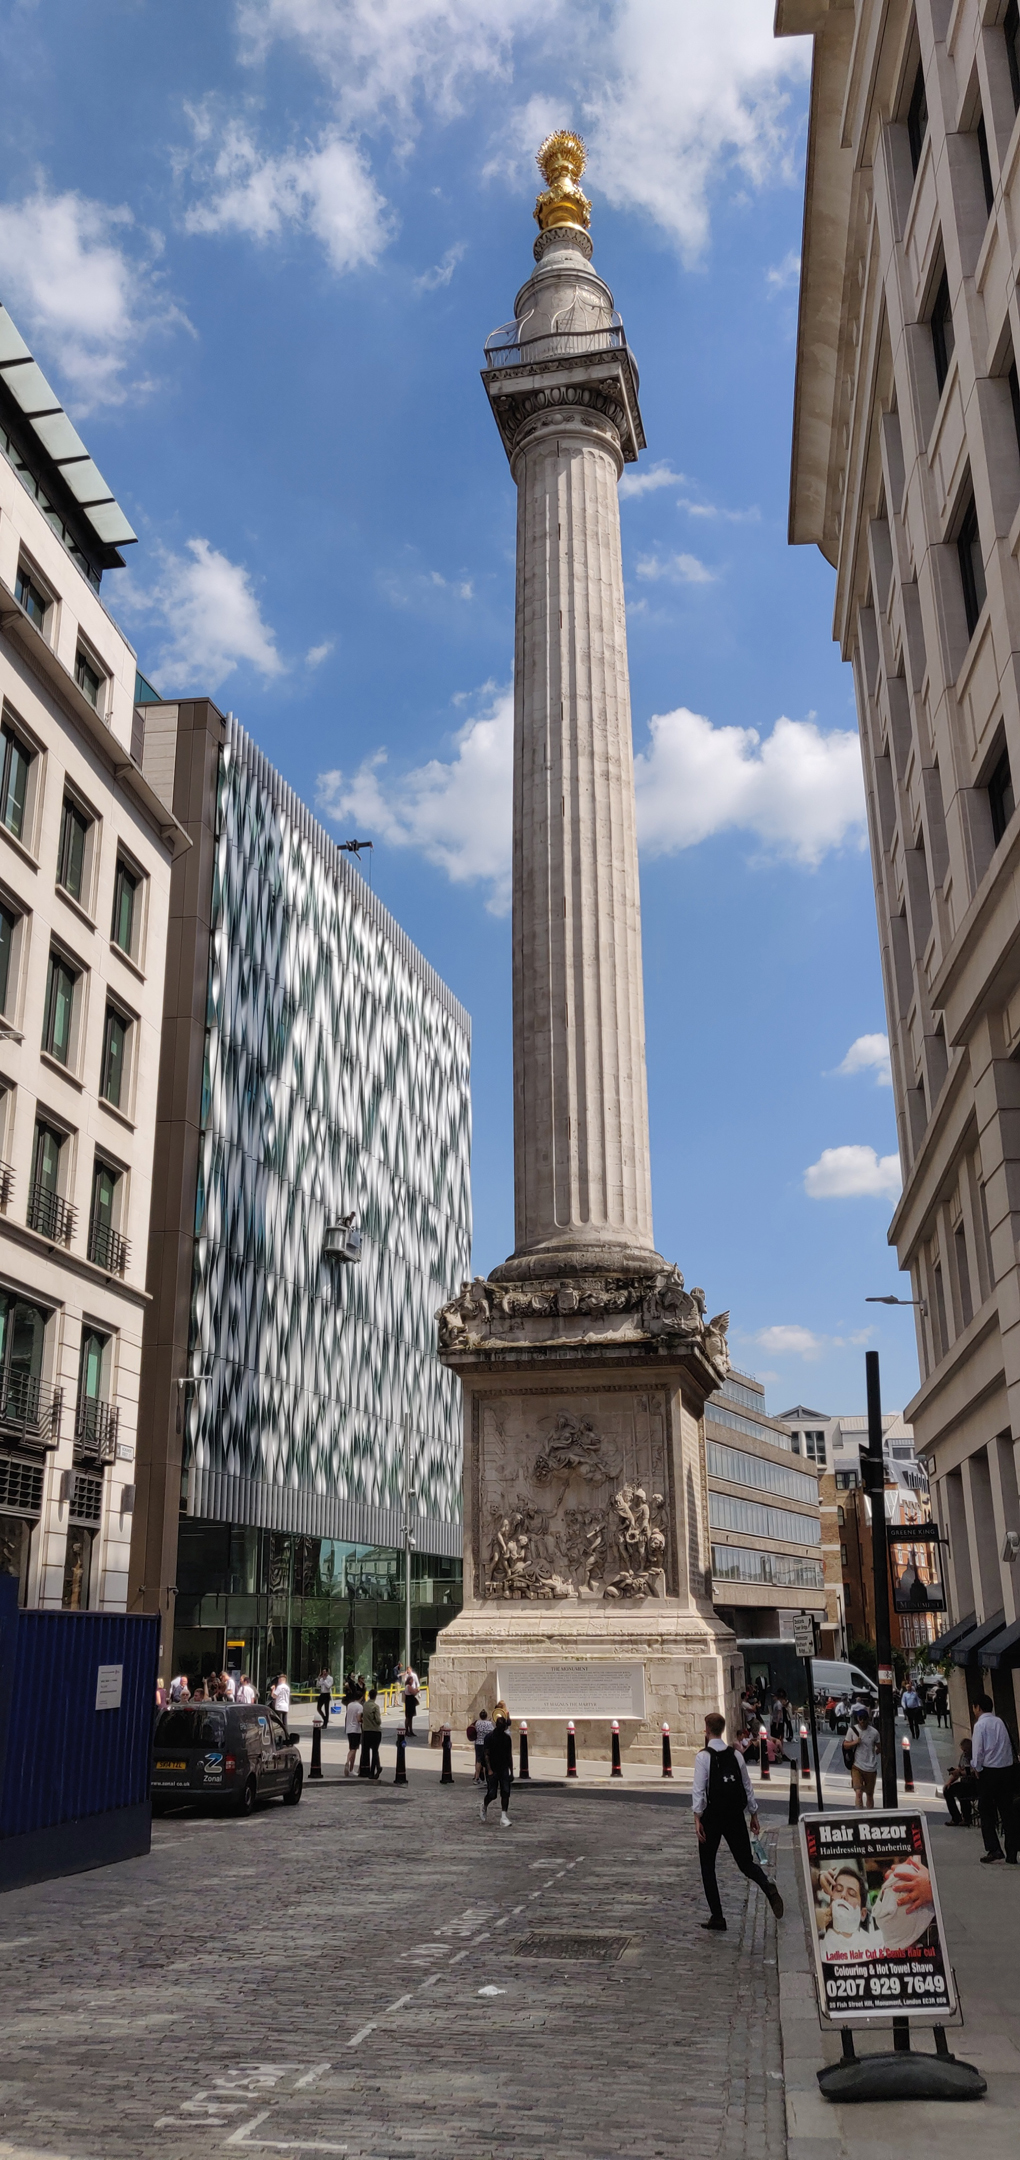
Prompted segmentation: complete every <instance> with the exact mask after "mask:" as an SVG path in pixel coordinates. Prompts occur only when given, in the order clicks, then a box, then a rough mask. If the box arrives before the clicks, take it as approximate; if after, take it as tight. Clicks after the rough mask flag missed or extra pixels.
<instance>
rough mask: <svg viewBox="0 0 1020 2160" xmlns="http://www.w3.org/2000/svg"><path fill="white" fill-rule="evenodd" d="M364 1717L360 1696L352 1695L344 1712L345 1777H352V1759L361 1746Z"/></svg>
mask: <svg viewBox="0 0 1020 2160" xmlns="http://www.w3.org/2000/svg"><path fill="white" fill-rule="evenodd" d="M364 1715H365V1705H364V1703H363V1702H362V1700H361V1697H360V1695H352V1696H351V1698H350V1701H349V1702H348V1705H347V1708H346V1710H345V1711H344V1731H345V1733H346V1734H347V1761H346V1763H345V1765H344V1776H345V1777H352V1776H353V1774H354V1758H355V1756H356V1754H357V1752H358V1749H359V1747H360V1746H361V1721H362V1719H363V1717H364Z"/></svg>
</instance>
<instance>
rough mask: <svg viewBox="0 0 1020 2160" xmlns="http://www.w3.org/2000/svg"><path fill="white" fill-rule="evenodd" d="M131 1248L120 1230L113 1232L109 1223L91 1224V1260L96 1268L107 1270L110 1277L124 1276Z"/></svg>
mask: <svg viewBox="0 0 1020 2160" xmlns="http://www.w3.org/2000/svg"><path fill="white" fill-rule="evenodd" d="M130 1251H131V1246H130V1244H129V1242H128V1240H127V1238H125V1237H121V1234H120V1231H119V1230H111V1228H110V1225H109V1223H102V1222H91V1223H90V1224H89V1246H88V1252H89V1259H90V1260H92V1261H94V1263H95V1265H96V1267H101V1268H105V1270H106V1273H107V1274H108V1275H123V1273H124V1270H125V1268H126V1267H127V1264H128V1255H129V1253H130Z"/></svg>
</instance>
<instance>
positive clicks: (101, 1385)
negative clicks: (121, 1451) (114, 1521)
mask: <svg viewBox="0 0 1020 2160" xmlns="http://www.w3.org/2000/svg"><path fill="white" fill-rule="evenodd" d="M109 1353H110V1337H109V1336H108V1335H104V1334H102V1333H101V1331H100V1329H99V1328H94V1327H86V1328H83V1329H82V1337H81V1357H80V1360H79V1365H78V1402H77V1407H76V1409H75V1418H74V1459H75V1461H76V1462H79V1463H89V1464H102V1463H104V1462H112V1461H113V1460H114V1457H115V1455H116V1451H117V1411H116V1409H115V1407H114V1405H113V1404H112V1403H111V1402H110V1401H109V1379H110V1354H109ZM98 1499H99V1507H98V1508H97V1509H96V1513H97V1515H98V1514H99V1513H100V1512H101V1509H102V1486H100V1488H99V1494H98ZM74 1512H75V1513H76V1514H81V1513H83V1512H84V1510H82V1509H81V1508H80V1507H77V1508H75V1510H74Z"/></svg>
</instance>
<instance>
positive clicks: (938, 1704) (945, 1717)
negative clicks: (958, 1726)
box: [932, 1680, 949, 1730]
mask: <svg viewBox="0 0 1020 2160" xmlns="http://www.w3.org/2000/svg"><path fill="white" fill-rule="evenodd" d="M932 1705H933V1708H934V1711H935V1723H936V1725H942V1724H944V1725H945V1726H946V1729H947V1730H948V1728H949V1689H948V1688H947V1686H946V1683H945V1681H944V1680H939V1681H938V1682H937V1683H936V1687H935V1693H934V1695H933V1696H932Z"/></svg>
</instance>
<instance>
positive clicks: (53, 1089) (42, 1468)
mask: <svg viewBox="0 0 1020 2160" xmlns="http://www.w3.org/2000/svg"><path fill="white" fill-rule="evenodd" d="M0 452H2V455H0V695H2V703H3V711H2V727H0V761H2V770H0V1158H2V1161H0V1568H2V1569H3V1570H4V1572H6V1573H9V1574H14V1575H16V1576H17V1577H18V1581H19V1596H20V1600H21V1602H22V1604H30V1605H41V1606H69V1607H74V1608H83V1607H85V1606H93V1607H101V1608H103V1609H105V1610H121V1611H122V1610H123V1608H124V1605H125V1601H126V1596H127V1585H128V1553H129V1548H130V1541H131V1526H132V1519H133V1508H134V1498H135V1484H136V1479H135V1449H136V1433H137V1420H138V1386H139V1367H140V1361H141V1343H142V1323H143V1316H144V1312H145V1305H146V1295H145V1266H146V1252H147V1245H148V1232H149V1199H150V1187H151V1178H152V1157H153V1145H154V1137H155V1102H156V1078H157V1071H158V1064H159V1041H160V1022H161V1013H162V1001H163V972H164V959H165V952H166V933H167V909H168V903H169V894H170V873H171V863H172V862H173V860H174V859H175V857H176V856H177V855H178V854H179V853H180V852H181V851H182V850H185V851H186V848H187V841H186V836H185V835H184V833H183V832H182V831H181V829H180V827H179V826H178V824H177V821H176V819H175V818H174V816H173V814H172V812H171V810H170V809H169V808H168V807H167V805H166V804H165V803H164V802H163V801H162V800H161V799H160V797H159V796H158V794H157V793H156V791H155V790H154V789H153V787H152V786H151V785H150V783H149V781H148V780H147V779H146V777H145V775H144V773H143V772H142V770H141V767H140V763H139V759H138V754H137V753H138V748H139V743H138V725H137V720H136V711H135V698H136V668H135V655H134V652H133V650H132V648H131V646H130V645H129V644H128V642H127V639H126V638H125V637H124V636H123V634H122V632H121V631H120V630H119V629H118V627H117V625H116V623H115V622H114V621H113V620H112V618H111V616H110V615H109V614H108V612H107V609H106V606H105V603H104V596H103V589H102V587H103V577H104V574H105V572H107V571H108V570H111V569H114V568H116V567H118V566H122V565H123V556H122V554H121V552H120V550H121V549H122V548H123V547H124V546H125V545H127V544H128V543H130V542H132V541H133V540H134V537H135V536H134V533H133V532H132V530H131V527H130V525H129V524H128V522H127V519H126V518H125V517H124V515H123V512H122V511H121V510H120V508H119V506H118V504H117V503H116V502H115V501H114V499H113V496H112V495H111V493H110V490H109V488H108V487H107V486H106V483H105V482H104V480H103V479H102V476H101V475H100V473H99V472H98V470H97V468H96V466H95V464H94V463H93V461H92V459H91V458H90V457H89V454H88V451H87V449H86V447H85V444H84V443H83V441H82V439H81V437H80V436H79V435H78V433H77V431H76V430H75V428H74V427H73V426H72V424H71V422H70V420H69V419H68V417H67V415H66V413H64V412H63V411H62V410H61V406H60V401H59V399H58V398H57V397H56V396H55V394H54V392H53V391H52V389H51V388H50V385H49V383H48V382H47V380H46V378H45V376H44V375H43V373H42V370H41V369H40V368H39V367H38V365H37V364H36V362H35V361H34V359H33V358H32V355H31V353H30V352H29V349H28V347H27V345H26V344H25V343H24V340H23V339H22V338H21V337H20V336H19V334H18V331H17V330H16V328H15V326H14V324H13V323H12V321H11V319H10V316H9V315H8V314H7V312H6V310H5V309H2V308H0Z"/></svg>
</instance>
